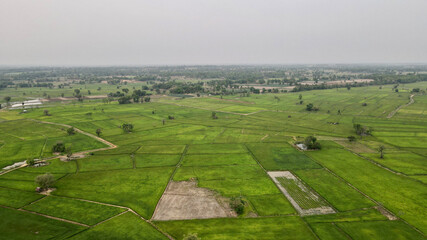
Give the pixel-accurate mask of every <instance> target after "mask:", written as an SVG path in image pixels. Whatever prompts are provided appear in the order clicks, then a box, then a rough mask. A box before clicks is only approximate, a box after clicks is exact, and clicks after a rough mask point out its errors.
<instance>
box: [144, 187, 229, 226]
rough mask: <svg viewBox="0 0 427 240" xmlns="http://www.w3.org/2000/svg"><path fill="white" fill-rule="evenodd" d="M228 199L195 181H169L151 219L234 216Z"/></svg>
mask: <svg viewBox="0 0 427 240" xmlns="http://www.w3.org/2000/svg"><path fill="white" fill-rule="evenodd" d="M235 216H236V214H235V213H234V211H233V210H231V208H230V207H229V205H228V199H226V198H224V197H221V196H218V194H216V193H215V192H213V191H211V190H209V189H206V188H199V187H197V182H195V181H183V182H170V183H169V185H168V187H167V188H166V190H165V192H164V193H163V196H162V197H161V198H160V201H159V203H158V204H157V207H156V210H155V211H154V214H153V218H152V220H160V221H166V220H183V219H207V218H224V217H235Z"/></svg>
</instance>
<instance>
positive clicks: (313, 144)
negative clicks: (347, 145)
mask: <svg viewBox="0 0 427 240" xmlns="http://www.w3.org/2000/svg"><path fill="white" fill-rule="evenodd" d="M304 145H305V146H306V147H307V149H312V150H314V149H322V146H321V145H320V143H319V142H318V141H317V138H316V137H314V136H308V137H306V138H305V139H304Z"/></svg>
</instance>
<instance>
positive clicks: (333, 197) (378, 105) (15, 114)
mask: <svg viewBox="0 0 427 240" xmlns="http://www.w3.org/2000/svg"><path fill="white" fill-rule="evenodd" d="M417 84H419V85H417ZM104 85H105V86H108V85H107V84H104ZM130 86H133V85H130ZM417 86H418V87H419V86H421V87H424V88H425V87H427V86H425V85H423V84H420V83H415V84H408V85H407V86H406V88H414V87H417ZM82 87H83V86H82ZM87 87H88V88H89V87H90V88H91V89H92V87H98V85H96V84H95V85H94V86H87ZM139 87H140V86H139ZM18 90H19V89H18ZM43 90H46V91H47V89H42V90H38V91H37V94H42V92H40V91H43ZM67 90H68V89H67ZM70 90H72V89H70ZM107 90H108V91H113V90H112V89H109V88H107V87H106V89H105V91H107ZM21 91H23V90H22V89H21ZM25 91H27V90H25ZM34 91H35V90H34ZM95 91H97V90H96V89H95V90H94V91H92V92H95ZM103 91H104V88H103V89H102V90H100V94H101V93H102V92H103ZM19 94H22V92H21V93H19ZM27 94H30V93H29V92H27ZM48 94H52V95H51V97H52V96H53V91H52V92H49V93H48ZM67 94H68V91H67V92H66V95H67ZM92 94H94V93H92ZM299 94H302V99H301V100H303V101H304V102H303V104H300V103H299V102H300V99H299ZM410 94H411V93H410V92H409V91H407V90H401V91H399V93H396V92H394V91H392V86H383V87H382V89H379V87H378V86H371V87H360V88H351V90H347V89H345V88H339V89H328V90H314V91H308V92H301V93H283V94H252V95H251V96H250V97H239V96H237V95H229V96H228V95H227V96H223V97H222V98H221V97H219V96H209V97H207V96H205V97H199V98H197V97H194V98H184V99H182V98H176V97H160V96H156V97H153V102H150V103H142V104H141V103H138V104H136V103H135V104H124V105H118V104H117V103H116V102H111V103H109V104H107V103H103V102H102V101H100V100H85V101H84V102H83V103H81V102H75V103H72V104H59V103H54V102H50V103H49V104H48V107H44V108H39V109H31V110H29V111H28V112H27V113H25V114H20V111H21V110H12V111H5V110H2V111H1V112H0V123H1V124H0V165H2V166H3V165H4V166H6V165H10V164H12V163H15V162H18V161H23V160H26V159H28V158H50V159H48V160H46V162H47V163H48V165H46V166H42V167H23V168H20V169H17V170H14V171H11V172H8V173H5V174H2V175H1V176H0V205H1V206H5V207H10V208H12V209H8V208H3V207H0V214H1V220H2V221H0V222H1V223H0V228H1V229H0V230H1V231H0V232H1V233H2V234H3V235H4V236H5V237H4V238H6V239H12V238H13V239H61V238H66V237H69V236H72V238H74V239H120V238H127V239H166V238H167V237H166V235H164V234H162V233H161V232H160V231H158V230H156V228H155V227H154V226H156V227H159V229H160V230H161V231H164V233H166V234H169V235H170V236H171V237H172V238H174V239H182V238H183V237H184V236H185V235H188V234H192V233H196V234H197V235H198V236H199V237H200V238H201V239H316V238H318V239H322V240H323V239H349V238H351V239H393V238H395V239H424V238H425V235H423V234H425V233H426V232H427V223H426V221H425V219H427V216H426V214H425V213H426V206H427V202H426V198H425V196H426V191H427V190H426V186H425V183H426V179H425V172H426V166H425V165H426V164H425V163H426V155H427V148H426V147H425V140H426V138H427V135H426V132H427V125H426V121H427V119H426V110H425V109H427V108H426V104H427V98H426V96H425V95H415V96H414V100H415V102H414V103H413V104H411V105H409V106H405V107H402V108H401V109H400V110H399V111H397V113H396V114H395V115H394V116H393V117H391V118H387V116H388V115H389V114H390V112H392V111H393V110H395V109H396V108H397V107H399V106H401V105H404V104H406V103H408V101H409V99H408V98H409V96H410ZM275 97H277V98H279V99H280V100H277V98H275ZM308 103H313V104H314V105H315V106H316V107H319V108H320V109H319V111H317V112H308V111H306V105H307V104H308ZM363 103H367V105H366V106H363V105H362V104H363ZM45 109H47V110H49V113H50V116H45V115H44V113H43V110H45ZM338 110H340V111H341V114H338ZM212 111H215V112H216V115H217V116H218V119H213V118H212ZM168 116H173V117H174V119H169V118H168ZM33 120H36V121H33ZM163 120H165V121H164V123H163ZM37 121H47V122H53V123H60V124H68V125H71V126H74V127H76V128H79V129H81V130H82V131H85V132H87V133H90V134H96V130H97V129H101V130H102V131H101V134H100V137H101V138H103V139H105V140H107V141H109V142H111V143H113V144H114V145H117V148H114V149H109V150H103V151H97V152H94V153H91V154H87V155H86V156H84V157H83V158H79V159H76V160H71V161H61V160H60V159H58V158H54V156H53V154H52V152H51V149H52V145H53V144H55V143H56V142H57V141H63V142H64V143H65V144H66V146H67V147H71V148H72V151H73V152H79V151H86V150H91V149H98V148H103V147H105V146H106V145H104V144H103V143H101V142H99V141H97V140H96V139H94V138H91V137H89V136H87V135H83V134H75V135H73V136H68V135H67V133H66V129H65V128H64V127H62V126H59V125H53V124H44V123H40V122H37ZM123 123H131V124H133V126H134V130H133V131H132V132H131V133H126V132H124V131H123V129H122V128H121V125H122V124H123ZM336 123H338V124H336ZM354 123H360V124H362V125H363V126H367V127H370V128H372V129H373V135H372V136H363V137H360V136H357V139H356V142H349V141H348V140H347V137H348V136H356V133H355V131H354V128H353V124H354ZM309 135H315V136H316V137H317V139H318V141H319V142H320V143H321V145H322V149H321V150H317V151H305V152H303V151H299V150H297V149H296V148H294V147H293V146H292V145H293V144H294V143H295V141H296V140H295V139H297V140H299V141H300V140H303V138H304V137H305V136H309ZM381 145H383V146H385V150H384V158H380V157H379V153H378V151H377V149H378V148H379V146H381ZM266 171H290V172H292V174H294V175H296V176H298V178H299V179H301V180H302V181H303V182H304V186H305V189H306V190H307V191H302V190H301V188H300V187H299V186H298V185H296V184H295V182H289V181H286V179H285V181H282V182H283V184H284V185H285V188H286V189H290V193H292V194H293V195H294V196H295V200H298V203H301V205H302V206H304V207H305V208H315V207H320V206H332V207H333V208H334V210H336V211H337V212H336V213H333V214H326V215H316V216H298V214H299V213H298V212H297V211H296V210H295V209H294V207H293V206H292V205H291V203H290V202H289V201H288V199H287V198H286V197H285V196H284V195H283V194H282V192H281V191H280V190H279V188H278V187H277V186H276V185H275V183H274V182H273V181H272V179H271V178H270V177H269V176H268V174H267V173H266ZM44 173H52V174H53V176H54V178H55V182H54V184H53V187H54V188H56V190H55V191H53V192H52V193H51V195H50V196H47V197H46V196H44V195H41V194H37V193H35V192H34V189H35V187H36V186H37V185H36V184H35V182H34V179H35V177H36V176H38V175H40V174H44ZM170 180H173V181H177V182H180V181H188V180H194V181H195V183H197V187H201V188H205V189H206V191H209V192H210V193H213V194H215V196H216V197H218V198H219V199H223V200H224V201H230V200H231V199H235V198H241V199H243V200H244V201H245V204H246V205H245V206H246V207H245V211H244V214H243V215H241V216H238V217H230V218H219V219H203V220H201V219H193V220H179V221H176V220H174V221H153V222H152V223H149V222H146V221H145V220H150V219H151V218H152V216H153V213H154V211H155V209H156V206H157V204H158V202H159V199H160V198H161V197H162V195H163V193H164V190H165V189H166V186H167V185H168V183H169V181H170ZM288 180H289V179H288ZM291 181H293V180H291ZM307 193H315V194H314V196H316V197H317V198H316V199H317V200H318V201H317V200H316V201H313V199H312V198H307ZM109 204H111V205H117V206H109ZM381 206H384V207H385V208H386V209H387V210H389V211H390V214H391V215H392V216H396V217H397V220H394V221H390V220H388V218H387V217H386V216H385V215H387V214H384V212H383V213H381V212H380V211H378V210H377V208H378V209H381ZM120 207H124V208H120ZM15 208H17V209H18V208H23V209H24V210H25V209H26V210H29V211H31V212H37V213H40V214H44V215H47V216H52V217H57V218H60V219H64V220H70V221H73V222H75V223H74V224H72V223H67V222H62V221H60V220H54V219H49V218H47V217H46V216H41V215H36V214H34V213H29V212H23V211H19V210H16V209H15ZM128 208H129V210H128ZM125 211H127V212H125ZM133 211H134V212H133ZM135 213H136V214H139V215H140V216H138V215H136V214H135ZM120 214H121V215H120ZM383 214H384V215H383ZM141 216H142V217H143V218H144V219H145V220H144V219H142V218H141ZM111 217H112V218H111ZM389 217H390V216H389ZM110 218H111V219H110ZM3 220H4V221H3ZM104 220H107V221H105V222H102V221H104ZM402 220H404V221H402ZM76 223H77V224H76ZM79 223H80V224H85V225H84V226H86V225H90V226H91V227H90V228H88V229H86V230H85V227H83V226H80V225H78V224H79ZM98 223H99V224H98ZM151 224H153V225H154V226H153V225H151ZM415 228H416V229H417V230H418V231H419V232H418V231H417V230H415ZM82 230H84V231H82ZM80 231H82V232H81V233H79V232H80ZM36 232H38V233H36ZM420 232H421V233H420ZM3 235H1V237H0V238H3Z"/></svg>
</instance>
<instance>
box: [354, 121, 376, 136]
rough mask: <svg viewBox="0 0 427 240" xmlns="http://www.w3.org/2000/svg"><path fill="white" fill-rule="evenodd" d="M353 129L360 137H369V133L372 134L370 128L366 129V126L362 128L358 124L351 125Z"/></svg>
mask: <svg viewBox="0 0 427 240" xmlns="http://www.w3.org/2000/svg"><path fill="white" fill-rule="evenodd" d="M353 128H354V130H355V131H356V134H357V135H360V136H368V135H371V133H372V129H371V128H369V127H366V126H362V125H361V124H359V123H355V124H353Z"/></svg>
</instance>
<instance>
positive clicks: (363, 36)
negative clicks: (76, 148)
mask: <svg viewBox="0 0 427 240" xmlns="http://www.w3.org/2000/svg"><path fill="white" fill-rule="evenodd" d="M426 10H427V0H150V1H146V0H116V1H110V0H0V65H79V66H80V65H164V64H179V65H181V64H292V63H427V11H426Z"/></svg>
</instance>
